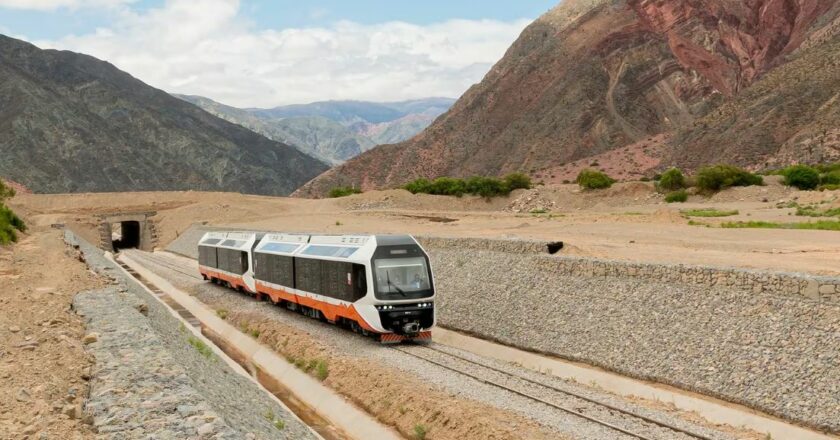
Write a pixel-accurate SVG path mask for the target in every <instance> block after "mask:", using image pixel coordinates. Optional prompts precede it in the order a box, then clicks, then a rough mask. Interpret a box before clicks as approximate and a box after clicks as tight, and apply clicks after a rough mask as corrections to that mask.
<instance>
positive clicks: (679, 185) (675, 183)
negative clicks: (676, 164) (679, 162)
mask: <svg viewBox="0 0 840 440" xmlns="http://www.w3.org/2000/svg"><path fill="white" fill-rule="evenodd" d="M659 188H660V189H662V190H664V191H676V190H679V189H683V188H685V176H684V175H683V173H682V171H680V170H679V169H677V168H671V169H669V170H668V171H665V172H664V173H662V176H660V178H659Z"/></svg>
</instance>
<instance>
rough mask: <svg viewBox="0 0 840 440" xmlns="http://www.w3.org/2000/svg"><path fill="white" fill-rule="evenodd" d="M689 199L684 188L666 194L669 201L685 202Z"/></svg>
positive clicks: (666, 199)
mask: <svg viewBox="0 0 840 440" xmlns="http://www.w3.org/2000/svg"><path fill="white" fill-rule="evenodd" d="M686 200H688V193H687V192H685V190H684V189H681V190H679V191H674V192H670V193H668V194H667V195H666V196H665V201H666V202H668V203H685V201H686Z"/></svg>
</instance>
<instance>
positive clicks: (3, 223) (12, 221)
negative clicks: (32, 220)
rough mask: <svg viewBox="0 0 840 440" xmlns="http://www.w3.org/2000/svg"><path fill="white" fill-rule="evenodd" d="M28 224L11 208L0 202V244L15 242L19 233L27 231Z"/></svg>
mask: <svg viewBox="0 0 840 440" xmlns="http://www.w3.org/2000/svg"><path fill="white" fill-rule="evenodd" d="M25 231H26V224H25V223H24V222H23V220H21V219H20V217H18V216H17V215H16V214H15V213H14V212H13V211H12V210H11V209H9V208H7V207H6V206H5V205H3V204H2V203H0V245H6V244H10V243H14V242H16V241H17V240H18V236H17V233H18V232H25Z"/></svg>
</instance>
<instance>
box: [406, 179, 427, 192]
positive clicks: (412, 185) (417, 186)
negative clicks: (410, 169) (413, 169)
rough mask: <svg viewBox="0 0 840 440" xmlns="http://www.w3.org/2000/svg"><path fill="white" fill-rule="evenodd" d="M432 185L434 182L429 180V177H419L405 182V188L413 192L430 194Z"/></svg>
mask: <svg viewBox="0 0 840 440" xmlns="http://www.w3.org/2000/svg"><path fill="white" fill-rule="evenodd" d="M431 187H432V182H431V181H429V179H417V180H415V181H413V182H409V183H407V184H405V186H403V189H404V190H406V191H408V192H410V193H412V194H429V191H430V190H431Z"/></svg>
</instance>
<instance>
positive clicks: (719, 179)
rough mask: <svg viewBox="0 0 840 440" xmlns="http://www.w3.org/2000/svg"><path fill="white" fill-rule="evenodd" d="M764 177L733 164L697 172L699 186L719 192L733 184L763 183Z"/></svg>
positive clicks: (708, 190) (704, 189)
mask: <svg viewBox="0 0 840 440" xmlns="http://www.w3.org/2000/svg"><path fill="white" fill-rule="evenodd" d="M763 184H764V179H762V178H761V176H758V175H755V174H753V173H750V172H749V171H746V170H744V169H741V168H738V167H736V166H732V165H714V166H710V167H704V168H701V169H700V171H698V172H697V186H698V187H699V188H700V189H701V190H703V191H707V192H717V191H720V190H723V189H726V188H729V187H733V186H752V185H763Z"/></svg>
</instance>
